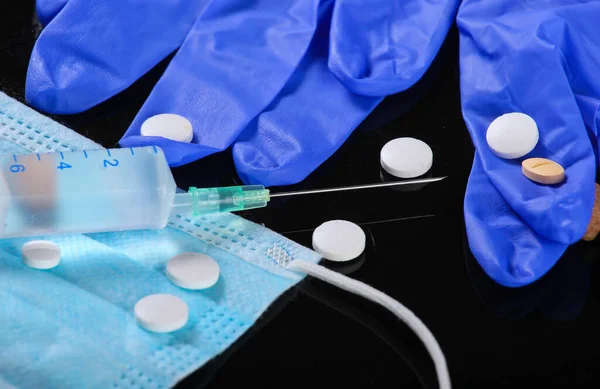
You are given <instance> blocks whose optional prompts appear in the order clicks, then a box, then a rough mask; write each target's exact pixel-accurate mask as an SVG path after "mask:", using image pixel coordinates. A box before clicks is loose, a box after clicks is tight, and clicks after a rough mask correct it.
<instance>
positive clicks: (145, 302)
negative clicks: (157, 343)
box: [133, 294, 189, 332]
mask: <svg viewBox="0 0 600 389" xmlns="http://www.w3.org/2000/svg"><path fill="white" fill-rule="evenodd" d="M133 310H134V314H135V318H136V320H137V322H138V323H139V325H141V326H142V327H144V328H145V329H147V330H148V331H152V332H173V331H177V330H178V329H180V328H182V327H183V326H185V324H186V323H187V321H188V317H189V310H188V306H187V304H186V303H185V301H183V300H182V299H180V298H179V297H176V296H172V295H170V294H152V295H150V296H146V297H144V298H143V299H141V300H140V301H138V302H137V304H135V307H134V309H133Z"/></svg>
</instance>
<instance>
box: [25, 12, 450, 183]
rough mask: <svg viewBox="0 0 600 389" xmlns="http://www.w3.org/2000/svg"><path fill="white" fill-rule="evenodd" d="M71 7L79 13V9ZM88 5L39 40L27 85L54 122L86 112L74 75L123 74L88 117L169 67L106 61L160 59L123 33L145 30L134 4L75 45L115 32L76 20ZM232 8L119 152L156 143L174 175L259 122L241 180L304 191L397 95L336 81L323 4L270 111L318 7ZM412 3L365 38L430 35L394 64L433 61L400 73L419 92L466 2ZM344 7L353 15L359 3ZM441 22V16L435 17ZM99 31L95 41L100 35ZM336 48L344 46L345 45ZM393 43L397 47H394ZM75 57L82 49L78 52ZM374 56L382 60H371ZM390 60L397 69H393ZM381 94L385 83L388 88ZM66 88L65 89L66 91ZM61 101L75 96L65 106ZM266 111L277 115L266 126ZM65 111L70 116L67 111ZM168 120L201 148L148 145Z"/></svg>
mask: <svg viewBox="0 0 600 389" xmlns="http://www.w3.org/2000/svg"><path fill="white" fill-rule="evenodd" d="M73 3H75V4H77V6H74V5H72V4H73ZM80 3H82V1H81V0H70V1H69V3H68V4H67V5H66V6H65V7H64V8H63V9H62V10H61V11H60V12H59V13H58V16H57V17H56V18H55V19H54V20H53V21H52V22H51V23H50V24H49V25H48V27H47V29H46V30H45V31H44V32H43V33H42V36H41V37H40V40H39V41H38V43H37V45H36V50H35V52H34V56H33V58H32V66H31V70H30V74H29V78H28V84H27V87H28V96H30V101H31V102H32V103H34V104H35V105H36V106H37V107H39V108H42V109H45V110H47V111H48V110H50V111H52V112H59V111H60V110H59V109H57V108H59V107H61V106H63V102H64V101H65V100H73V101H74V102H77V103H78V102H79V101H81V100H80V99H79V98H78V95H79V93H80V90H81V89H85V88H80V87H79V85H77V83H72V82H71V79H72V78H73V77H72V74H75V75H80V76H81V78H82V79H84V80H85V79H88V78H89V79H91V80H94V82H95V83H96V84H97V83H98V82H101V83H104V82H105V81H106V80H105V77H103V76H102V74H104V73H105V72H106V71H107V70H111V71H110V73H111V74H119V75H121V74H123V76H122V77H119V78H118V80H119V81H120V83H119V85H120V86H121V87H120V88H112V89H111V91H110V93H105V92H101V93H100V95H101V96H102V98H99V97H98V93H97V92H95V93H91V92H93V91H89V90H86V95H87V94H93V95H96V101H94V102H93V103H91V104H88V105H89V106H91V105H94V104H96V103H98V102H99V101H102V100H103V99H105V98H107V97H109V96H110V95H111V94H114V93H116V92H118V90H120V89H123V87H125V86H127V85H129V84H130V83H131V82H132V81H133V80H135V79H136V78H137V77H139V75H140V74H141V73H143V72H144V71H146V70H147V68H149V67H150V66H149V65H151V64H154V63H156V62H157V61H158V60H160V59H161V58H163V57H164V55H162V52H161V53H158V54H154V55H153V56H151V60H149V59H147V60H145V61H138V62H137V63H136V64H137V65H138V66H137V67H138V68H140V67H141V68H143V71H141V70H139V69H138V70H129V67H128V66H125V64H123V63H122V61H120V60H119V59H118V58H117V59H114V56H107V52H108V51H109V49H110V51H115V49H111V47H114V46H117V48H118V49H119V50H121V51H125V52H127V48H128V47H129V46H132V47H133V51H135V50H138V51H143V50H150V51H152V48H148V45H146V43H147V41H148V38H146V37H145V36H144V35H143V34H139V33H136V32H135V31H130V30H131V29H129V28H125V27H123V26H121V25H120V24H121V23H124V20H125V19H127V17H128V16H131V17H134V18H135V19H136V20H137V18H138V16H137V14H136V12H139V11H137V10H134V9H133V7H132V6H130V5H126V6H124V7H121V6H118V7H117V6H115V9H114V10H111V12H112V13H115V14H116V15H117V17H116V18H114V19H115V20H111V23H110V25H111V27H112V28H111V30H112V31H110V32H106V31H105V29H102V31H101V33H100V32H96V33H93V34H90V36H89V38H88V39H86V40H83V41H80V40H79V39H78V37H73V36H69V34H67V33H66V30H67V29H68V28H70V27H71V26H76V27H77V28H75V30H77V29H80V30H82V33H83V30H84V29H88V30H89V29H90V27H93V26H96V25H102V26H104V24H106V23H105V21H106V20H105V19H107V18H108V12H105V11H104V10H103V12H100V13H99V14H98V13H94V17H93V18H91V17H90V15H87V14H86V13H85V12H84V11H82V10H79V8H85V7H86V5H80ZM233 3H234V2H233V1H232V0H229V1H225V2H215V3H210V4H209V5H208V6H207V8H206V10H205V12H204V13H203V14H202V16H201V17H200V18H199V19H198V21H197V22H196V24H195V25H194V26H193V28H192V31H191V33H190V34H189V35H188V36H187V38H186V40H185V42H184V43H183V45H182V47H181V49H180V50H179V52H178V53H177V55H176V56H175V58H174V59H173V61H172V62H171V64H170V66H169V68H168V69H167V71H166V72H165V74H164V76H163V77H162V79H161V80H160V81H159V83H158V85H157V86H156V88H155V89H154V91H153V92H152V94H151V95H150V97H149V99H148V101H147V102H146V104H145V105H144V107H143V108H142V110H141V111H140V113H139V114H138V116H137V117H136V119H135V121H134V122H133V124H132V125H131V127H130V128H129V130H128V131H127V133H126V135H125V137H124V138H123V139H122V140H121V142H120V143H121V145H122V146H134V145H143V144H147V143H149V142H151V143H154V144H157V145H159V146H161V147H162V148H163V149H164V150H165V153H166V154H167V156H168V158H169V162H170V164H171V165H173V166H176V165H180V164H183V163H186V162H190V161H192V160H194V159H197V158H201V157H203V156H206V155H208V154H210V153H213V152H215V151H219V150H223V149H225V148H226V147H228V146H229V145H230V144H231V143H232V142H233V141H234V140H235V138H236V137H237V135H238V134H239V133H240V132H241V131H242V130H243V129H244V128H245V127H246V126H247V124H248V123H250V122H251V121H252V119H255V120H253V121H252V122H251V124H250V125H249V126H248V128H247V130H246V131H245V132H244V136H243V137H242V138H241V141H240V142H239V143H238V144H237V145H236V146H235V147H234V158H235V161H236V165H237V168H238V171H239V173H240V175H241V176H242V178H243V180H244V181H245V182H247V183H249V182H259V183H263V184H265V185H282V184H291V183H295V182H298V181H299V180H301V179H303V178H304V177H305V176H306V175H308V174H309V173H310V172H311V171H312V170H314V169H315V168H316V167H317V166H319V165H320V164H321V163H322V162H323V161H324V160H325V159H327V158H328V157H329V156H330V155H331V154H332V153H333V152H334V151H335V150H336V149H337V148H338V147H339V146H340V145H341V144H342V143H343V142H344V140H345V139H346V138H347V137H348V135H349V134H350V133H351V131H352V130H353V129H354V128H355V127H356V126H357V125H358V124H359V123H360V122H361V121H362V119H363V118H364V117H365V116H367V115H368V114H369V113H370V112H371V110H372V109H373V108H374V107H375V106H376V105H377V103H378V102H379V101H380V100H381V98H382V97H383V96H384V95H385V94H387V93H388V92H390V88H387V89H386V90H382V91H381V92H380V93H379V94H378V95H377V96H376V97H372V98H371V97H370V98H364V97H359V96H356V95H353V94H351V93H350V92H349V91H348V90H347V89H346V88H345V87H344V86H343V85H342V84H341V83H340V82H339V81H338V80H337V79H336V78H335V77H332V75H331V73H330V72H329V70H328V68H327V57H328V44H327V42H328V39H327V35H328V34H329V29H328V27H327V26H328V25H329V22H330V6H331V1H330V0H323V1H321V4H320V11H319V15H320V19H321V24H322V25H323V26H325V27H321V30H320V33H319V38H318V39H315V40H314V41H313V44H312V47H311V50H310V53H308V54H307V55H306V56H305V58H304V61H303V63H302V65H301V68H300V69H299V70H297V71H296V73H294V75H293V78H292V79H290V80H289V82H288V83H287V85H286V86H285V88H284V89H283V91H282V92H281V93H280V94H279V96H277V98H276V99H275V101H273V102H271V101H272V100H273V98H274V97H275V95H276V94H277V93H278V92H279V90H280V89H281V87H283V85H284V83H285V82H286V80H287V78H288V76H289V75H290V74H291V73H292V71H293V70H294V69H295V68H296V67H297V66H298V62H299V60H300V58H301V56H302V55H303V54H304V50H305V49H306V47H307V45H308V42H309V40H310V39H311V38H312V35H313V32H314V31H313V30H314V28H315V24H316V12H315V11H316V5H317V1H316V0H312V1H311V2H300V1H297V2H289V1H288V2H286V3H285V4H284V5H278V6H277V8H276V9H273V5H272V3H271V2H268V3H269V4H266V3H267V2H266V1H265V2H253V3H251V6H252V9H250V8H249V7H250V5H245V4H246V3H245V2H239V3H240V4H238V7H237V8H236V7H234V6H233ZM296 3H297V4H296ZM340 3H344V2H340ZM405 3H406V4H405V5H404V6H403V8H402V9H398V8H395V9H394V10H392V11H393V12H391V13H387V14H384V15H381V14H377V15H375V14H373V17H371V16H367V15H363V19H362V21H363V22H364V24H365V26H364V30H363V33H364V36H365V37H368V36H371V37H375V36H377V35H378V34H379V33H380V31H379V30H378V28H379V27H378V26H374V25H373V24H372V21H373V20H377V21H381V22H387V23H392V24H393V25H394V29H393V30H390V32H389V34H391V35H392V36H393V37H396V34H398V36H403V34H405V33H406V31H421V33H422V34H423V35H424V36H425V38H424V39H420V40H414V41H411V42H409V46H407V47H404V48H402V50H394V52H392V53H390V55H396V54H397V53H399V52H402V51H407V52H411V53H416V54H415V55H416V56H417V57H419V58H423V59H424V61H425V63H423V61H417V62H416V63H408V64H404V65H403V66H405V68H404V69H403V74H412V76H411V77H408V78H409V79H411V80H412V81H411V82H414V81H416V80H417V79H418V78H419V77H420V75H421V74H422V72H423V70H424V68H426V67H427V66H428V65H429V62H430V61H431V59H432V58H433V56H434V55H435V53H436V52H437V49H438V47H439V45H440V44H441V42H442V41H443V37H444V36H445V34H446V32H447V30H448V28H449V25H450V24H451V21H452V19H453V14H452V12H447V11H448V9H450V11H451V10H452V9H453V8H455V6H456V3H457V0H444V1H442V2H440V3H439V4H437V5H435V6H433V7H432V6H429V5H427V6H424V5H422V4H428V3H430V1H424V0H411V1H407V2H405ZM345 4H347V6H351V7H356V6H355V5H352V4H351V3H350V2H346V3H345ZM403 4H404V3H403ZM447 4H453V6H448V5H447ZM101 7H104V6H101ZM338 7H339V6H338ZM149 8H151V7H149ZM432 9H433V10H435V12H432ZM142 11H147V13H148V15H144V16H143V17H144V21H145V23H146V24H147V25H149V27H148V26H146V28H145V29H144V34H149V35H152V34H154V32H155V31H156V28H155V26H154V25H153V24H161V23H163V21H162V20H158V21H152V19H153V18H158V16H156V14H155V13H151V12H150V11H152V10H150V9H149V10H142ZM143 13H144V12H142V14H143ZM172 13H173V14H175V13H177V12H175V11H173V12H172ZM337 15H338V16H336V17H335V18H334V23H336V24H337V23H339V24H340V25H347V24H348V23H350V20H349V19H348V18H350V17H351V15H350V16H346V14H344V13H343V12H339V11H338V12H337ZM339 15H341V16H339ZM432 15H435V16H436V17H431V16H432ZM140 18H141V17H140ZM184 19H185V18H184ZM148 20H150V21H148ZM186 20H187V19H186ZM139 22H140V23H141V21H139ZM127 23H128V24H126V26H128V25H130V23H131V22H130V21H129V20H127ZM170 23H175V21H170ZM181 23H183V22H181V21H177V23H175V24H178V25H179V24H181ZM134 24H135V23H134ZM91 30H92V31H94V28H91ZM158 30H162V29H161V28H158ZM334 30H335V29H334ZM337 30H340V28H337ZM342 30H343V29H342ZM123 31H126V32H128V33H129V36H130V39H127V40H126V41H124V42H120V41H119V40H118V39H117V37H118V36H120V35H121V34H122V32H123ZM399 31H403V32H402V33H400V32H399ZM386 33H387V32H386ZM428 34H429V35H430V38H429V39H430V40H431V42H433V43H432V44H429V45H422V44H421V43H422V42H424V41H428V38H427V35H428ZM75 35H77V34H75ZM57 36H58V37H57ZM59 38H60V39H59ZM157 39H158V38H157ZM336 39H346V38H345V37H344V36H339V37H338V38H336ZM393 40H394V41H398V39H396V38H394V39H393ZM178 44H179V42H178V43H177V44H174V45H171V47H172V49H173V50H174V49H175V48H176V47H177V45H178ZM413 45H415V46H414V47H413ZM94 46H100V47H101V48H103V49H105V50H104V51H106V52H104V53H100V54H98V53H97V50H94V49H93V48H94ZM62 47H64V48H69V49H70V53H71V54H69V55H67V57H71V58H70V59H69V60H68V61H67V63H73V64H74V65H77V67H75V66H71V68H70V69H69V70H70V71H69V72H65V71H64V66H62V65H61V66H59V65H60V64H58V63H56V61H54V62H52V61H51V60H50V61H49V60H48V58H47V57H50V59H52V58H56V57H57V56H56V55H52V53H51V52H59V53H61V51H60V50H57V48H62ZM73 47H75V48H77V50H74V51H73V50H72V48H73ZM380 49H381V48H379V47H364V50H369V51H367V52H365V55H366V56H373V58H374V59H375V60H379V57H377V53H376V52H375V51H376V50H380ZM370 50H374V54H371V51H370ZM101 51H102V50H101ZM49 52H50V54H49ZM127 53H128V52H127ZM92 54H94V55H92ZM61 55H63V57H64V56H65V50H62V54H61ZM144 55H145V56H149V55H150V53H148V52H146V51H144ZM73 56H75V57H76V59H73ZM128 60H129V61H131V60H133V59H132V58H128ZM383 60H384V61H386V62H387V61H388V60H387V58H384V59H383ZM98 64H107V65H110V66H106V69H100V68H98V67H96V66H95V65H98ZM142 65H144V66H142ZM134 68H135V66H134ZM78 69H79V70H78ZM75 79H76V78H75ZM99 80H101V81H99ZM411 82H408V83H407V82H405V83H404V85H403V86H401V88H400V89H398V90H397V89H392V91H399V90H401V89H404V88H406V87H408V86H410V84H411ZM378 83H379V84H382V83H381V82H380V81H378ZM64 85H67V90H65V87H64ZM117 89H118V90H117ZM371 89H375V88H371ZM38 95H42V96H43V95H49V96H51V98H34V97H37V96H38ZM63 95H68V96H64V98H63ZM86 99H87V96H86ZM84 100H85V99H84ZM269 103H271V106H270V107H269V108H267V109H266V111H265V112H264V113H263V114H261V115H259V116H258V117H257V115H258V114H259V113H260V112H261V111H262V110H263V109H264V108H265V107H266V106H267V105H268V104H269ZM66 106H67V107H69V106H70V104H66ZM73 107H75V108H76V110H75V111H77V110H83V109H86V108H87V107H85V106H83V105H81V104H77V105H76V104H73ZM73 107H71V110H72V111H73ZM165 112H169V113H177V114H181V115H183V116H185V117H187V118H188V119H190V120H191V121H192V123H193V124H194V139H193V143H192V144H181V143H178V142H173V141H169V140H166V139H162V138H145V137H141V136H139V130H140V125H141V123H142V122H143V121H144V120H145V119H146V118H148V117H149V116H152V115H155V114H158V113H165Z"/></svg>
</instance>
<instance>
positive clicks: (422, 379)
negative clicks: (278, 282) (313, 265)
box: [301, 280, 437, 389]
mask: <svg viewBox="0 0 600 389" xmlns="http://www.w3.org/2000/svg"><path fill="white" fill-rule="evenodd" d="M301 291H302V293H304V294H306V295H308V296H310V297H311V298H313V299H314V300H316V301H318V302H320V303H323V304H325V305H326V306H327V307H329V308H331V309H334V310H336V311H337V312H340V313H342V314H343V315H345V316H346V317H348V318H349V319H352V320H354V321H356V322H357V323H360V324H361V325H363V326H364V327H366V328H367V329H368V330H369V331H371V332H372V333H373V334H375V335H376V336H377V337H378V338H379V339H381V340H383V341H384V342H385V344H387V345H388V346H389V347H390V348H392V349H393V350H394V351H395V352H396V354H397V355H398V356H400V358H402V360H403V361H404V362H405V363H406V364H407V365H408V366H409V367H410V369H411V370H412V371H413V372H414V374H415V376H416V377H417V379H418V381H419V383H420V384H421V385H420V386H421V387H422V388H424V389H430V388H431V389H433V388H437V378H436V376H435V374H431V371H430V370H431V365H432V363H431V361H430V360H429V359H428V358H423V352H422V350H415V348H413V347H410V346H409V345H408V344H406V343H404V342H402V341H400V340H399V339H398V337H397V334H394V333H392V332H391V331H390V329H388V328H386V327H385V326H384V325H383V324H382V323H381V322H379V321H378V320H377V319H376V318H375V317H373V316H371V315H369V314H368V313H367V312H366V311H364V310H362V309H360V308H358V307H357V306H354V305H352V304H350V303H349V302H347V301H345V300H344V299H342V298H340V297H338V296H335V295H334V294H332V293H329V292H328V291H327V290H326V289H325V288H323V287H319V283H318V282H317V281H316V280H309V281H308V282H305V283H304V284H303V285H302V288H301ZM348 341H349V342H352V339H348ZM349 374H352V373H351V372H349Z"/></svg>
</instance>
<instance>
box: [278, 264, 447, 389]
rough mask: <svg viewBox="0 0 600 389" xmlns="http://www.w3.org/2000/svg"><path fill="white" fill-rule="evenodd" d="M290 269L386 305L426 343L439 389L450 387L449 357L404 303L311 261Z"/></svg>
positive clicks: (295, 265) (294, 265)
mask: <svg viewBox="0 0 600 389" xmlns="http://www.w3.org/2000/svg"><path fill="white" fill-rule="evenodd" d="M287 269H289V270H295V271H300V272H303V273H306V274H308V275H311V276H313V277H315V278H318V279H320V280H322V281H325V282H327V283H329V284H331V285H335V286H337V287H338V288H340V289H343V290H345V291H348V292H350V293H354V294H356V295H359V296H362V297H364V298H366V299H369V300H371V301H373V302H375V303H377V304H379V305H381V306H383V307H384V308H387V309H388V310H389V311H390V312H392V313H393V314H394V315H396V316H397V317H398V318H399V319H400V320H402V321H403V322H404V323H406V325H407V326H408V327H409V328H410V329H412V330H413V331H414V332H415V334H417V336H418V337H419V338H420V339H421V341H422V342H423V344H425V348H426V349H427V351H428V352H429V355H431V359H433V363H434V365H435V372H436V374H437V377H438V381H439V384H440V389H450V388H451V384H450V374H449V373H448V366H447V365H446V358H445V357H444V353H443V352H442V349H441V348H440V346H439V344H438V342H437V341H436V340H435V337H434V336H433V334H432V333H431V331H429V329H428V328H427V327H426V326H425V324H423V322H422V321H421V320H420V319H419V318H418V317H417V316H415V314H414V313H412V312H411V311H410V310H409V309H408V308H406V307H405V306H404V305H402V304H400V303H399V302H398V301H396V300H394V299H393V298H391V297H390V296H388V295H386V294H385V293H382V292H380V291H379V290H377V289H375V288H373V287H371V286H369V285H367V284H365V283H363V282H360V281H357V280H354V279H352V278H349V277H346V276H344V275H342V274H339V273H336V272H334V271H331V270H329V269H326V268H324V267H323V266H321V265H317V264H315V263H312V262H307V261H302V260H295V261H292V262H290V264H289V265H288V266H287Z"/></svg>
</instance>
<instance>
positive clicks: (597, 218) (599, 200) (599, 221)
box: [582, 184, 600, 242]
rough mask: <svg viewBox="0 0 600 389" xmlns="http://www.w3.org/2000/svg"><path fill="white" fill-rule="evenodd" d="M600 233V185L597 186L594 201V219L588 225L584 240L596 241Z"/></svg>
mask: <svg viewBox="0 0 600 389" xmlns="http://www.w3.org/2000/svg"><path fill="white" fill-rule="evenodd" d="M598 233H600V185H598V184H596V194H595V199H594V208H593V210H592V218H591V220H590V222H589V223H588V226H587V230H586V231H585V234H584V235H583V238H582V239H583V240H585V241H588V242H589V241H592V240H594V239H596V237H597V236H598Z"/></svg>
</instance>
